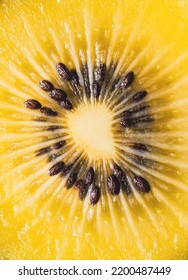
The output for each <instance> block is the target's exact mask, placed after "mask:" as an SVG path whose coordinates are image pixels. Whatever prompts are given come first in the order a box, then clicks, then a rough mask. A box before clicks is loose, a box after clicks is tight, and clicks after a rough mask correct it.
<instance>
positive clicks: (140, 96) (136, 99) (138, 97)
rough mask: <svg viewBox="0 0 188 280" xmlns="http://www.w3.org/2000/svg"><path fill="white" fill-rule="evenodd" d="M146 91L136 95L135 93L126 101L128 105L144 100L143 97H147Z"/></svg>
mask: <svg viewBox="0 0 188 280" xmlns="http://www.w3.org/2000/svg"><path fill="white" fill-rule="evenodd" d="M147 94H148V93H147V91H145V90H143V91H139V92H137V93H135V94H134V95H133V96H132V97H131V98H130V99H129V101H128V103H133V102H139V101H141V100H142V99H144V97H146V95H147Z"/></svg>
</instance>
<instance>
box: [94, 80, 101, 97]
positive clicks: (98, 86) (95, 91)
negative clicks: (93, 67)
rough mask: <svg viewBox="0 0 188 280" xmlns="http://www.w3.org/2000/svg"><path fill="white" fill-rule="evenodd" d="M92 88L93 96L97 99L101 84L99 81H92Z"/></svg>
mask: <svg viewBox="0 0 188 280" xmlns="http://www.w3.org/2000/svg"><path fill="white" fill-rule="evenodd" d="M92 88H93V96H94V97H95V98H96V99H98V98H99V95H100V91H101V85H100V84H99V82H97V81H94V83H93V86H92Z"/></svg>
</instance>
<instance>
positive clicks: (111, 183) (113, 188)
mask: <svg viewBox="0 0 188 280" xmlns="http://www.w3.org/2000/svg"><path fill="white" fill-rule="evenodd" d="M107 183H108V189H109V191H110V193H111V194H112V195H118V194H119V192H120V182H119V180H118V178H117V177H116V176H115V175H110V176H109V177H108V180H107Z"/></svg>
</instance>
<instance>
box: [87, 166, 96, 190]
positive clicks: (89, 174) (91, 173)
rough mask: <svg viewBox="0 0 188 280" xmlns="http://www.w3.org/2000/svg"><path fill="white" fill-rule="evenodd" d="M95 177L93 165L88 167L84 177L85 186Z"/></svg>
mask: <svg viewBox="0 0 188 280" xmlns="http://www.w3.org/2000/svg"><path fill="white" fill-rule="evenodd" d="M94 177H95V171H94V169H93V167H90V168H89V169H88V171H87V173H86V175H85V177H84V182H85V184H86V185H87V186H90V185H91V184H92V183H93V180H94Z"/></svg>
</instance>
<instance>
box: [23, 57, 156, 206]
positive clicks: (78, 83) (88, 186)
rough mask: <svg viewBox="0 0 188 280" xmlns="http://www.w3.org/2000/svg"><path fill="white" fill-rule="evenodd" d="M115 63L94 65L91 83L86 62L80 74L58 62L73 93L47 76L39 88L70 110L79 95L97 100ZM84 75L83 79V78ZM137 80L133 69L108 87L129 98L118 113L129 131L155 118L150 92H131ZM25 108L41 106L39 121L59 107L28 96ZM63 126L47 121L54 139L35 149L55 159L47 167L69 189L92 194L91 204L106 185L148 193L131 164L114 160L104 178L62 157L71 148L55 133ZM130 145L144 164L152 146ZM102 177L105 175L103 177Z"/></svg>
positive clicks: (120, 122) (61, 75)
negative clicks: (145, 155)
mask: <svg viewBox="0 0 188 280" xmlns="http://www.w3.org/2000/svg"><path fill="white" fill-rule="evenodd" d="M114 67H115V66H114V64H113V63H112V64H111V65H110V67H109V68H108V67H107V66H106V64H105V63H103V62H100V63H97V64H96V65H95V66H94V69H93V79H92V84H91V83H90V77H89V69H88V65H87V63H85V64H83V65H82V67H81V75H82V77H81V76H80V74H78V73H77V71H76V70H75V69H69V68H68V67H67V66H66V65H65V64H63V63H57V65H56V71H57V74H58V76H59V78H60V79H61V80H62V81H63V83H64V84H66V85H68V86H69V88H70V89H71V90H72V91H73V93H74V95H73V97H72V98H74V100H72V101H73V102H72V101H71V98H70V97H68V95H69V94H68V92H67V91H66V90H64V89H62V88H55V87H54V85H53V84H52V83H51V82H50V81H48V80H42V81H40V82H39V86H40V88H41V89H42V90H43V91H44V92H46V93H47V94H48V95H49V97H50V98H51V100H52V101H53V102H56V104H57V105H58V107H59V110H62V109H63V110H66V111H65V112H67V113H71V112H72V110H73V107H74V106H73V104H74V103H75V102H76V100H77V98H80V96H81V95H83V94H85V96H86V97H87V98H88V99H90V98H91V96H92V97H94V99H95V100H96V101H98V100H99V99H100V98H101V96H102V92H103V91H104V90H105V89H106V88H107V85H108V84H109V83H110V82H111V78H112V76H113V74H114ZM81 78H82V79H81ZM134 80H135V73H134V72H133V71H130V72H127V73H124V74H122V75H121V76H118V77H116V78H115V79H113V81H112V84H111V86H110V89H109V97H114V96H116V95H117V98H119V102H121V101H122V100H124V99H126V100H127V101H126V105H127V106H128V109H126V107H125V110H121V112H120V113H119V115H117V116H116V119H117V124H118V126H119V129H122V130H128V131H137V130H141V129H142V126H143V125H144V126H145V125H148V126H149V127H150V126H151V123H152V122H153V121H154V117H153V116H152V115H151V113H150V105H149V104H148V102H147V101H146V98H147V95H148V92H147V91H146V90H141V91H138V92H132V91H131V90H130V88H131V86H132V84H133V82H134ZM24 105H25V107H26V108H28V109H31V110H39V111H40V112H41V114H42V115H43V116H42V117H40V118H37V119H36V121H39V122H46V123H48V118H46V117H49V118H50V117H56V116H57V115H58V111H57V110H56V111H55V110H54V109H53V108H50V107H45V106H42V105H41V103H40V102H39V101H38V100H35V99H29V100H26V101H25V102H24ZM59 129H62V126H61V125H48V127H47V129H46V130H47V131H51V132H52V133H54V138H53V139H54V143H53V144H51V145H49V146H46V147H43V148H41V149H39V150H37V151H36V152H35V155H36V156H43V155H47V156H48V161H49V162H55V163H53V165H52V166H51V168H50V169H49V170H48V175H49V176H55V175H57V174H59V177H60V178H63V179H65V180H66V181H65V187H66V188H67V189H69V188H71V187H73V186H75V189H77V190H78V196H79V198H80V199H81V200H83V199H84V198H85V197H86V196H87V195H89V200H90V203H91V204H92V205H95V204H97V202H98V201H99V200H100V197H101V190H104V188H105V186H107V190H105V191H108V193H109V194H110V195H112V196H117V195H119V193H120V192H124V193H125V194H126V195H127V196H128V197H129V196H130V195H133V193H134V192H133V190H136V191H139V192H140V193H148V192H150V190H151V187H150V184H149V182H148V181H147V179H146V178H144V177H141V176H138V175H137V174H135V173H134V172H133V171H131V170H130V169H129V168H128V167H127V168H125V167H124V166H122V164H119V163H118V162H117V163H114V164H113V167H112V168H111V171H110V172H109V174H108V177H107V178H106V179H105V180H106V181H101V182H100V180H99V178H98V176H99V175H98V170H97V168H94V167H93V166H90V167H89V169H87V170H86V171H85V173H84V172H83V170H82V172H81V171H80V170H81V166H80V164H76V163H73V162H66V160H64V158H63V154H64V151H65V150H66V149H68V148H69V146H68V145H67V141H66V140H64V138H63V135H62V139H61V140H59V141H57V140H56V137H55V133H56V132H57V131H58V130H59ZM130 146H131V149H132V150H133V151H134V150H135V151H138V152H139V153H142V155H138V154H136V155H135V154H134V153H133V154H132V155H131V158H132V160H133V161H134V162H136V163H137V164H139V165H145V164H146V159H145V157H144V153H147V152H149V146H148V145H146V144H144V143H140V142H132V144H130ZM101 180H102V179H101Z"/></svg>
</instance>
